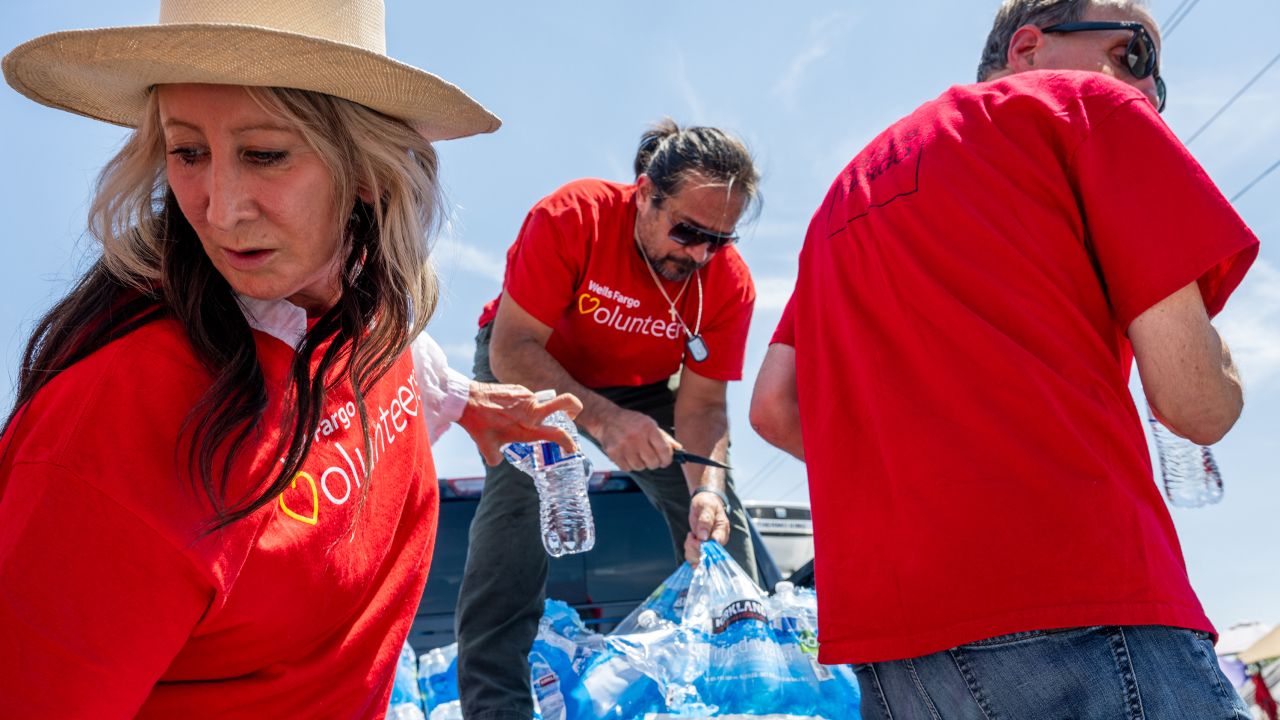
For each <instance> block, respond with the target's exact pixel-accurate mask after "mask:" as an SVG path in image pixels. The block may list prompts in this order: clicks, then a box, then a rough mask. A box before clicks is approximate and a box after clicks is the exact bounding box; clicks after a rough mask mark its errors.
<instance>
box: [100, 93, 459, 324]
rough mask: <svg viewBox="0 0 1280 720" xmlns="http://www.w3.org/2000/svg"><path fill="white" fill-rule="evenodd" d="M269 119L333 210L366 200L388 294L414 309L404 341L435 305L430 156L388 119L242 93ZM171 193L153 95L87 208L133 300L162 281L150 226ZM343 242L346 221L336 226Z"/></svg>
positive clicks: (323, 102)
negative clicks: (300, 152)
mask: <svg viewBox="0 0 1280 720" xmlns="http://www.w3.org/2000/svg"><path fill="white" fill-rule="evenodd" d="M245 90H246V92H248V94H249V96H250V97H251V98H253V100H254V101H255V102H257V103H258V105H259V106H260V107H261V108H262V109H263V110H265V111H266V112H268V113H270V114H271V115H273V116H274V117H275V118H276V119H277V120H280V121H282V122H284V123H286V124H288V125H289V126H291V127H294V128H296V129H297V130H298V132H299V133H300V134H301V135H302V137H303V139H304V140H305V141H306V143H307V144H308V145H309V146H310V147H311V148H312V149H313V150H314V151H315V152H316V154H317V155H318V156H319V157H320V159H321V161H322V162H323V163H324V165H325V167H326V168H328V170H329V172H330V174H331V175H332V176H333V183H334V193H335V197H336V198H338V202H337V203H336V205H335V206H336V207H338V208H350V207H352V206H353V205H354V203H355V201H356V198H357V196H358V195H357V193H358V192H363V194H365V195H366V196H369V197H372V198H373V200H374V203H373V205H374V206H373V210H374V212H373V219H374V222H375V224H376V226H377V229H378V236H379V238H380V239H381V244H382V247H383V256H382V261H383V262H385V264H386V270H387V275H388V277H389V278H391V279H392V281H393V285H392V288H391V289H393V290H394V291H396V292H398V293H400V294H402V295H403V296H404V297H406V298H408V299H409V302H410V304H411V306H412V308H413V311H414V312H413V313H412V316H413V323H412V324H411V326H410V329H409V332H410V336H411V337H412V336H416V335H417V334H418V332H420V331H421V330H422V329H423V328H424V327H426V324H427V320H429V319H430V317H431V314H432V313H433V312H434V311H435V306H436V302H437V299H438V295H439V286H438V283H437V278H436V273H435V270H434V266H433V264H432V263H431V261H430V256H429V249H430V244H429V242H428V238H432V237H435V235H436V233H437V232H438V231H439V229H440V226H441V222H442V219H441V208H442V207H443V205H444V200H443V196H442V193H441V191H440V185H439V182H438V179H437V176H438V159H437V156H436V152H435V149H434V148H432V147H431V143H429V142H427V141H426V140H425V139H424V138H423V137H422V136H421V135H419V134H418V133H416V132H414V131H413V130H412V129H411V128H410V127H409V126H408V125H406V124H405V123H403V122H401V121H400V120H396V119H395V118H391V117H388V116H386V115H383V114H381V113H379V112H377V111H375V110H370V109H369V108H367V107H365V106H363V105H360V104H357V103H354V102H351V101H349V100H343V99H342V98H337V97H333V96H331V95H324V94H322V93H316V92H310V91H306V90H296V89H293V88H272V87H246V88H245ZM167 191H168V184H167V182H166V179H165V145H164V133H163V131H162V129H161V127H160V111H159V107H158V104H157V102H156V93H154V92H153V93H151V96H150V98H149V99H148V104H147V113H146V116H145V119H144V121H143V122H142V124H141V125H139V126H138V128H137V130H136V131H134V133H133V134H132V135H130V136H129V138H128V140H127V141H126V142H125V144H124V146H123V147H122V148H121V149H120V151H119V152H118V153H117V154H116V155H115V157H113V158H112V159H111V160H110V161H108V163H107V165H106V167H104V168H103V170H102V172H101V173H100V174H99V176H98V183H97V190H96V192H95V194H94V197H93V200H92V202H91V204H90V206H89V232H90V234H91V235H92V236H93V237H94V238H95V239H97V240H98V241H99V242H101V243H102V260H103V262H104V263H105V264H106V266H107V268H108V269H109V270H110V271H111V272H112V274H114V275H115V276H116V277H117V278H119V279H120V280H121V281H122V282H125V283H128V284H131V285H134V286H135V287H137V288H139V289H140V290H145V289H147V288H150V287H154V284H155V283H157V282H159V281H160V280H161V265H162V262H163V247H164V238H163V237H162V236H161V233H162V230H163V227H162V224H161V223H158V222H157V218H158V216H159V215H160V214H161V212H162V211H163V208H164V196H165V193H166V192H167ZM333 220H334V232H335V233H342V234H343V235H344V248H346V247H349V245H348V243H349V242H350V238H349V237H345V236H346V235H347V233H346V232H345V227H346V225H347V219H346V218H345V217H335V218H334V219H333Z"/></svg>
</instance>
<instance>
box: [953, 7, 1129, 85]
mask: <svg viewBox="0 0 1280 720" xmlns="http://www.w3.org/2000/svg"><path fill="white" fill-rule="evenodd" d="M1093 5H1114V6H1118V7H1132V6H1139V7H1141V6H1145V5H1146V3H1145V2H1143V0H1004V2H1002V3H1001V4H1000V10H999V11H998V12H996V19H995V22H994V23H992V25H991V34H990V35H987V44H986V45H985V46H984V47H983V48H982V58H981V59H980V60H979V61H978V81H979V82H981V81H983V80H986V79H987V78H988V77H990V76H991V74H992V73H994V72H995V71H997V70H1003V69H1004V68H1005V66H1006V65H1007V64H1008V59H1009V42H1010V41H1012V40H1013V34H1014V33H1015V32H1017V31H1018V28H1020V27H1022V26H1023V25H1035V26H1036V27H1049V26H1050V25H1057V24H1059V23H1069V22H1078V21H1079V20H1080V18H1082V17H1084V11H1085V10H1087V9H1088V8H1089V7H1090V6H1093Z"/></svg>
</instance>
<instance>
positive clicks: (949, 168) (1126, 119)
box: [783, 72, 1256, 662]
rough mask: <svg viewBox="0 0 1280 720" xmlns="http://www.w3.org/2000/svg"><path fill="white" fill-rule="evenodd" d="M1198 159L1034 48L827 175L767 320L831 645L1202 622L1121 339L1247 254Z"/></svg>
mask: <svg viewBox="0 0 1280 720" xmlns="http://www.w3.org/2000/svg"><path fill="white" fill-rule="evenodd" d="M1131 158H1133V159H1131ZM1136 158H1141V160H1138V159H1136ZM1198 170H1199V168H1198V166H1197V165H1196V164H1195V163H1194V161H1193V160H1192V159H1191V158H1190V156H1188V155H1186V153H1185V151H1184V150H1183V149H1182V148H1181V146H1180V145H1179V144H1178V143H1177V142H1176V140H1174V139H1173V138H1172V135H1171V134H1169V132H1168V130H1167V128H1165V127H1164V125H1163V123H1161V122H1160V120H1159V119H1158V118H1157V116H1156V115H1155V112H1154V110H1153V109H1152V108H1151V107H1150V106H1149V105H1148V104H1147V102H1146V101H1145V99H1144V98H1143V96H1142V95H1141V94H1140V93H1138V92H1137V91H1135V90H1133V89H1132V88H1130V87H1127V86H1125V85H1123V84H1121V83H1118V82H1116V81H1114V80H1111V79H1109V78H1106V77H1104V76H1102V75H1100V74H1097V73H1071V72H1065V73H1042V72H1032V73H1021V74H1018V75H1015V76H1012V77H1009V78H1006V79H1003V80H999V81H996V82H991V83H984V84H979V85H973V86H965V87H958V88H953V89H952V90H950V91H948V92H947V93H945V94H944V95H943V96H942V97H940V98H938V99H937V100H935V101H933V102H931V103H928V104H926V105H924V106H922V107H921V108H920V109H918V110H917V111H916V112H915V113H913V114H912V115H910V116H908V117H907V118H904V119H903V120H902V121H900V122H899V123H897V124H895V125H894V126H893V127H891V128H890V129H889V130H887V131H886V132H885V133H883V134H882V135H881V136H880V137H878V138H877V139H876V140H874V141H873V142H872V143H871V144H870V145H868V147H867V148H866V149H865V150H864V151H863V152H862V153H861V154H859V155H858V156H857V157H856V158H855V159H854V160H853V162H852V163H850V165H849V167H848V168H846V170H845V171H844V172H843V173H842V174H841V175H840V176H839V177H838V178H837V180H836V182H835V184H834V185H833V187H832V190H831V192H830V193H829V194H828V197H827V199H826V201H825V202H824V204H823V205H822V207H821V208H820V209H819V211H818V213H817V214H816V215H815V218H814V221H813V224H812V225H811V227H810V230H809V236H808V238H807V239H806V243H805V249H804V251H803V253H802V256H801V263H800V276H799V279H798V281H797V292H796V296H795V297H794V298H793V301H792V302H793V304H794V307H792V308H790V309H789V314H790V315H791V317H792V318H793V321H794V337H793V338H785V337H784V338H783V339H784V340H786V341H788V344H792V345H793V346H794V347H795V349H796V363H797V366H796V375H797V380H798V390H799V397H800V406H801V411H802V414H803V418H804V422H805V425H804V432H805V456H806V460H807V462H808V463H809V475H810V478H811V498H812V502H813V507H814V524H815V534H816V535H817V536H818V537H819V538H820V539H819V547H818V550H817V564H818V567H817V577H818V582H819V583H820V584H821V585H825V586H826V589H827V590H828V591H829V592H830V596H840V597H845V598H848V599H850V600H851V603H850V604H849V605H847V606H845V607H842V608H839V612H837V608H835V607H832V606H830V605H827V606H824V617H822V618H821V624H822V627H823V628H824V631H823V638H822V641H823V645H822V648H823V653H824V657H825V659H826V660H827V661H833V660H836V659H839V660H840V661H842V662H847V661H850V660H856V661H867V660H879V659H888V658H898V657H909V656H913V655H920V654H924V653H929V652H934V651H937V650H941V649H945V648H948V647H952V646H955V645H958V644H960V643H964V642H969V641H973V640H977V639H980V638H985V637H990V636H992V635H998V634H1003V633H1009V632H1016V631H1020V630H1029V629H1036V628H1043V627H1070V626H1088V625H1094V624H1112V623H1115V622H1118V621H1119V622H1129V623H1135V624H1144V623H1161V624H1170V625H1177V626H1181V627H1192V628H1199V629H1203V630H1210V629H1211V626H1210V625H1209V623H1208V621H1207V619H1205V617H1204V614H1203V612H1202V610H1201V609H1200V606H1199V603H1198V601H1197V600H1196V599H1195V596H1194V594H1193V593H1192V591H1191V589H1190V586H1189V584H1188V582H1187V578H1186V571H1185V568H1184V565H1183V562H1182V558H1181V552H1180V550H1179V547H1178V543H1177V538H1176V536H1175V534H1174V531H1173V527H1172V524H1171V522H1170V520H1169V517H1168V513H1167V512H1166V511H1165V510H1164V506H1163V502H1162V501H1161V499H1160V497H1159V494H1158V492H1157V490H1156V488H1155V486H1154V484H1153V483H1152V481H1151V468H1150V461H1149V457H1148V454H1147V449H1146V443H1145V440H1144V437H1143V434H1142V429H1141V425H1140V422H1139V419H1138V416H1137V413H1136V411H1135V408H1134V406H1133V402H1132V400H1131V398H1130V396H1129V393H1128V390H1127V382H1128V367H1129V364H1130V363H1129V360H1130V350H1129V347H1128V342H1127V340H1125V337H1124V333H1125V330H1126V328H1128V326H1129V323H1130V322H1131V321H1132V320H1133V319H1134V317H1136V316H1137V315H1138V314H1140V313H1141V312H1142V311H1143V310H1146V309H1147V308H1148V307H1150V306H1151V305H1152V304H1154V303H1155V302H1158V301H1159V300H1161V299H1163V298H1164V297H1166V296H1167V295H1169V294H1170V293H1171V292H1172V291H1174V290H1177V289H1178V288H1180V287H1182V286H1184V285H1186V284H1187V283H1189V282H1192V281H1195V280H1197V279H1199V280H1200V282H1201V291H1202V294H1203V296H1204V301H1205V305H1206V307H1208V309H1209V312H1210V313H1211V314H1212V313H1213V312H1216V311H1217V310H1218V309H1220V308H1221V306H1222V304H1223V303H1224V302H1225V300H1226V297H1227V295H1228V294H1229V293H1230V291H1231V290H1232V289H1234V287H1235V285H1236V283H1238V282H1239V280H1240V278H1241V277H1242V276H1243V273H1244V270H1245V269H1247V267H1248V264H1249V261H1251V260H1252V258H1253V256H1254V254H1256V240H1253V238H1252V236H1251V235H1250V234H1249V233H1248V231H1247V229H1245V228H1244V227H1243V225H1241V224H1240V223H1239V221H1238V219H1236V218H1235V216H1234V213H1231V212H1230V208H1229V206H1228V205H1227V203H1226V201H1225V200H1223V199H1222V198H1221V195H1220V194H1218V193H1217V192H1216V190H1214V191H1212V192H1208V191H1206V186H1207V189H1208V190H1213V189H1212V185H1209V184H1208V183H1207V181H1205V180H1204V179H1203V173H1199V172H1197V171H1198ZM1227 217H1229V218H1230V221H1229V222H1230V223H1231V224H1230V225H1226V227H1233V228H1237V229H1238V232H1235V233H1230V234H1228V235H1229V236H1223V234H1222V232H1221V229H1222V228H1223V227H1224V225H1223V223H1224V222H1227V221H1226V220H1224V218H1227ZM1210 228H1212V229H1213V232H1210ZM1210 235H1211V237H1208V238H1207V239H1206V236H1210ZM784 325H785V322H784ZM824 525H825V526H826V532H825V533H824V532H822V531H823V526H824ZM902 528H911V532H910V537H901V532H902ZM824 539H825V541H826V542H825V543H824V542H823V540H824ZM824 544H825V545H826V546H827V547H825V548H824V547H823V545H824ZM824 550H825V552H824ZM940 599H945V600H940ZM1117 618H1118V619H1117Z"/></svg>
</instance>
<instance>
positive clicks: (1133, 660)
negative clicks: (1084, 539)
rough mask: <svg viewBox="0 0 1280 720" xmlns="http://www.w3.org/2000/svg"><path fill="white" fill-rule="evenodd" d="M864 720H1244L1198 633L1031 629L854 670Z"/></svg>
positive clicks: (1209, 648) (1237, 700) (1206, 641)
mask: <svg viewBox="0 0 1280 720" xmlns="http://www.w3.org/2000/svg"><path fill="white" fill-rule="evenodd" d="M854 669H855V670H856V672H857V674H858V684H859V686H860V687H861V689H862V717H863V720H890V719H892V720H915V718H932V719H935V720H953V719H955V720H969V719H970V718H972V719H974V720H997V718H1005V719H1009V720H1042V719H1048V718H1097V719H1098V720H1120V719H1121V718H1151V719H1153V720H1180V719H1182V718H1186V719H1187V720H1217V719H1218V718H1232V719H1234V720H1250V715H1249V712H1248V710H1246V709H1245V706H1244V701H1243V700H1241V699H1240V696H1239V695H1238V694H1236V691H1235V689H1234V688H1232V687H1231V683H1230V682H1228V681H1227V679H1226V678H1225V677H1224V676H1223V675H1222V671H1221V670H1219V669H1218V661H1217V658H1216V656H1215V655H1214V652H1213V643H1212V642H1211V641H1210V639H1209V636H1207V635H1205V634H1204V633H1200V632H1195V631H1192V630H1183V629H1181V628H1171V627H1162V626H1133V625H1126V626H1107V627H1088V628H1070V629H1065V630H1034V631H1031V632H1021V633H1014V634H1012V635H1001V636H999V637H993V638H988V639H986V640H981V641H979V642H975V643H970V644H968V645H960V646H959V647H954V648H951V649H950V650H944V651H942V652H938V653H934V654H932V655H925V656H923V657H917V658H911V659H909V660H891V661H887V662H876V663H868V664H863V665H856V666H855V668H854Z"/></svg>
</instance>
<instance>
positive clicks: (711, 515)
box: [693, 507, 716, 540]
mask: <svg viewBox="0 0 1280 720" xmlns="http://www.w3.org/2000/svg"><path fill="white" fill-rule="evenodd" d="M715 524H716V511H715V509H713V508H709V507H703V508H702V510H700V511H699V512H698V521H697V522H696V523H695V524H694V528H693V530H694V532H695V533H696V534H697V536H698V539H699V540H709V539H711V533H712V530H714V529H715Z"/></svg>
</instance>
